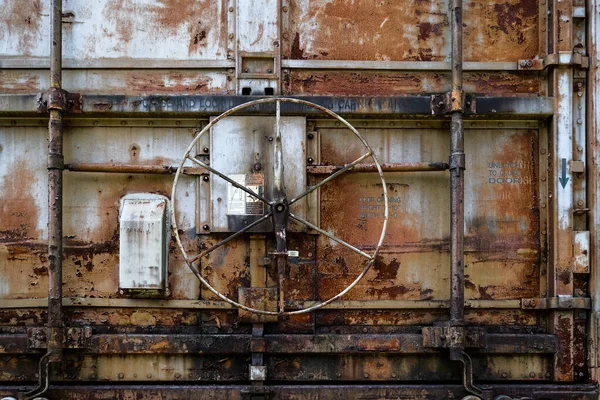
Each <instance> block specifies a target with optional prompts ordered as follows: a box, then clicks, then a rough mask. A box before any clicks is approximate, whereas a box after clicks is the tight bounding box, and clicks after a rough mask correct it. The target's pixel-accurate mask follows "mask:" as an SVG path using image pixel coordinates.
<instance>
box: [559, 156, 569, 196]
mask: <svg viewBox="0 0 600 400" xmlns="http://www.w3.org/2000/svg"><path fill="white" fill-rule="evenodd" d="M558 180H559V181H560V184H561V185H562V187H563V189H564V188H565V186H567V182H569V178H568V177H567V159H566V158H563V159H562V176H561V177H560V178H558Z"/></svg>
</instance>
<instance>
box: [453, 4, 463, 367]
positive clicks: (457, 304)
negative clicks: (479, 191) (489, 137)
mask: <svg viewBox="0 0 600 400" xmlns="http://www.w3.org/2000/svg"><path fill="white" fill-rule="evenodd" d="M451 14H452V93H451V101H452V104H451V110H452V111H451V116H452V123H451V139H450V237H451V245H450V257H451V267H450V268H451V269H450V277H451V278H450V282H451V283H450V325H451V326H458V327H460V326H463V325H464V308H465V306H464V303H465V287H464V280H465V270H464V220H465V208H464V193H465V183H464V169H465V153H464V122H463V117H464V116H463V109H462V99H463V79H462V59H463V57H462V0H452V12H451ZM462 349H464V343H463V342H462V341H460V342H459V343H458V345H457V347H456V348H455V349H452V350H454V351H451V357H452V359H460V358H455V356H456V357H458V356H460V353H461V351H462ZM452 353H455V354H454V355H452ZM456 353H458V354H456Z"/></svg>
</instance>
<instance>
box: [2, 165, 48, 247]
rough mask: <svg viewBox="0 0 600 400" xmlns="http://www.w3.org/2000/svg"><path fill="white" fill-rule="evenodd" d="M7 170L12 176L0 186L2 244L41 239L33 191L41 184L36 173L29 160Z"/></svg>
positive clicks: (10, 166)
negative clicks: (37, 182)
mask: <svg viewBox="0 0 600 400" xmlns="http://www.w3.org/2000/svg"><path fill="white" fill-rule="evenodd" d="M5 166H6V168H7V170H8V169H10V170H11V171H12V175H11V176H10V177H8V178H7V179H4V180H3V182H1V183H0V198H1V199H2V201H1V202H0V221H2V227H1V230H0V243H3V242H4V243H8V242H15V241H24V240H31V239H37V238H39V235H40V231H39V230H38V229H37V221H38V218H39V211H38V209H37V206H36V204H35V198H34V193H33V190H34V189H33V187H32V186H33V185H34V184H35V182H36V180H37V179H36V172H35V171H34V170H33V169H31V167H30V165H29V162H28V161H27V160H25V159H18V160H17V161H15V162H14V164H13V165H5Z"/></svg>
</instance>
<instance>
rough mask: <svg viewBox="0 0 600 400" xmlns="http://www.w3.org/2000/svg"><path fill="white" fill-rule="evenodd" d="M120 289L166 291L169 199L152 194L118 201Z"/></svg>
mask: <svg viewBox="0 0 600 400" xmlns="http://www.w3.org/2000/svg"><path fill="white" fill-rule="evenodd" d="M119 219H120V238H119V257H120V262H119V288H120V289H122V290H159V291H162V290H165V289H166V288H167V264H168V242H169V200H168V199H167V198H166V197H164V196H161V195H157V194H151V193H138V194H130V195H127V196H125V197H123V198H122V199H121V208H120V213H119Z"/></svg>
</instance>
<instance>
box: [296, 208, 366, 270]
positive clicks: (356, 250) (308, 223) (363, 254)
mask: <svg viewBox="0 0 600 400" xmlns="http://www.w3.org/2000/svg"><path fill="white" fill-rule="evenodd" d="M290 218H292V219H295V220H296V221H298V222H300V223H301V224H304V225H306V226H308V227H309V228H311V229H314V230H315V231H317V232H319V233H321V234H323V235H325V236H327V237H328V238H329V239H331V240H334V241H336V242H338V243H339V244H341V245H342V246H344V247H346V248H348V249H350V250H352V251H353V252H355V253H358V254H360V255H361V256H363V257H365V258H367V259H368V260H372V259H373V257H372V256H370V255H368V254H367V253H365V252H364V251H362V250H360V249H357V248H356V247H354V246H352V245H351V244H350V243H347V242H344V241H343V240H342V239H339V238H337V237H335V236H333V235H332V234H331V233H329V232H327V231H324V230H323V229H321V228H319V227H318V226H316V225H313V224H311V223H310V222H308V221H306V220H305V219H302V218H300V217H297V216H295V215H294V214H293V213H290Z"/></svg>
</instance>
